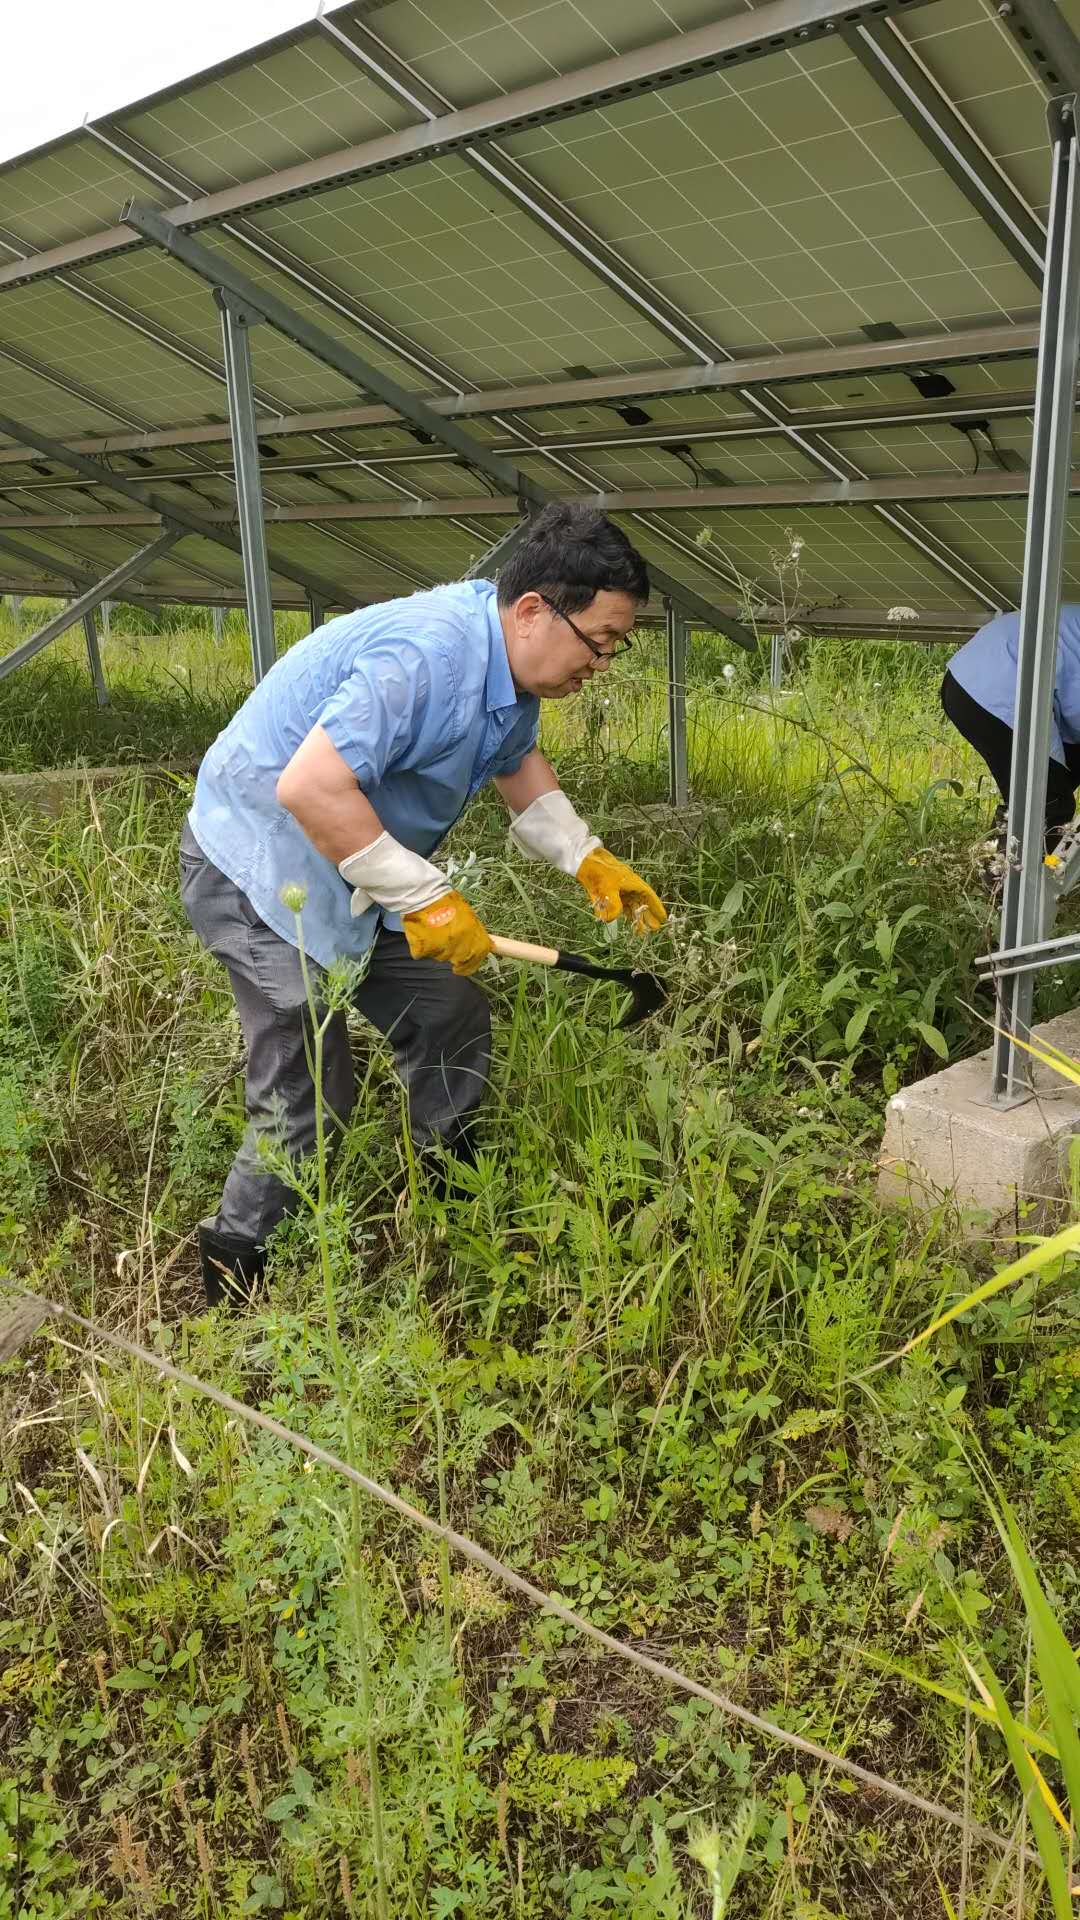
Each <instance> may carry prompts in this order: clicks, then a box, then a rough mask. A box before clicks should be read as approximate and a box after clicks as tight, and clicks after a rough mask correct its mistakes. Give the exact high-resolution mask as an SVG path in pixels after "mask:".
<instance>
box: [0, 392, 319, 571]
mask: <svg viewBox="0 0 1080 1920" xmlns="http://www.w3.org/2000/svg"><path fill="white" fill-rule="evenodd" d="M0 433H6V434H7V436H8V438H9V440H15V441H17V442H18V443H19V444H20V445H21V446H26V447H35V448H36V449H37V451H38V452H39V453H44V454H45V455H46V456H47V457H48V458H49V459H50V460H56V461H57V462H58V463H59V464H60V465H61V466H68V467H71V469H72V470H73V472H75V473H82V474H85V475H87V476H88V477H89V478H90V479H92V480H96V481H97V482H98V484H99V485H100V486H103V487H107V488H108V489H109V491H110V492H112V493H118V494H120V495H121V496H122V498H124V499H126V500H133V501H135V503H136V504H137V506H139V507H141V508H142V509H143V512H142V513H141V514H139V515H136V516H135V517H134V518H133V517H132V516H131V515H130V514H129V515H126V516H125V515H121V516H118V517H117V518H116V521H115V524H116V525H117V526H119V525H122V524H125V523H126V524H128V525H131V526H145V525H148V524H152V523H153V520H155V519H157V520H161V521H162V522H169V521H172V522H174V523H175V525H176V526H178V527H183V528H184V530H185V531H186V532H188V533H193V534H196V535H198V536H199V538H201V539H205V540H213V541H214V542H215V543H216V545H218V546H219V547H226V548H228V551H229V552H230V553H238V554H240V555H241V558H242V557H243V548H242V546H241V544H240V541H239V540H238V539H237V537H236V536H235V535H234V534H230V533H229V532H228V531H227V524H228V521H229V519H230V516H229V515H228V514H219V513H218V512H217V511H215V509H213V508H211V509H209V513H208V515H207V516H204V515H202V514H195V513H191V512H190V511H189V509H188V508H187V507H178V506H177V505H176V504H175V503H174V502H173V501H172V500H168V499H166V498H164V496H163V495H161V494H157V493H154V492H153V490H152V489H151V488H150V487H146V486H143V485H141V484H140V483H139V482H138V481H137V480H129V479H128V478H127V476H126V475H125V474H119V473H111V472H110V471H109V469H108V467H103V466H102V465H101V464H100V462H99V461H96V460H92V459H90V457H89V456H88V455H87V454H84V453H76V452H75V450H74V449H73V448H72V447H68V446H65V445H64V444H63V442H62V441H59V440H54V439H53V438H52V437H51V435H49V434H45V433H39V432H38V430H37V428H36V427H29V426H27V425H26V423H25V421H21V420H14V419H12V417H11V415H10V414H5V413H0ZM147 509H148V510H149V512H147V511H146V510H147ZM38 518H39V516H37V515H25V516H24V517H23V519H22V520H21V521H18V522H16V523H15V524H16V525H18V526H28V527H29V526H32V525H34V524H35V522H36V521H38ZM222 521H224V522H225V525H222V524H220V522H222ZM81 522H82V516H81V515H71V514H69V515H68V516H67V519H66V520H65V521H63V523H62V524H63V525H66V526H78V525H79V524H80V523H81ZM0 524H4V521H3V518H2V517H0ZM7 524H11V522H10V521H8V522H7ZM91 524H96V525H99V526H100V525H101V524H103V523H102V521H101V519H100V517H98V518H97V519H96V520H94V519H93V518H91ZM104 524H105V525H108V524H109V518H108V517H106V519H105V521H104ZM270 565H271V567H272V568H273V570H274V572H275V573H280V574H282V575H283V576H284V578H285V579H286V580H295V581H296V582H297V583H298V584H299V585H300V586H302V587H305V588H306V589H308V590H309V591H311V592H314V593H317V594H319V595H320V596H321V598H322V599H324V600H325V601H326V602H327V605H329V606H335V607H343V606H347V605H348V604H349V597H348V595H347V594H344V595H343V594H342V592H341V589H340V588H339V587H335V586H331V585H330V584H329V583H328V582H327V581H325V580H320V579H319V577H318V575H316V574H313V573H311V572H309V570H308V569H307V568H306V567H297V565H296V564H295V562H294V561H291V560H286V559H284V558H281V559H279V558H278V557H277V556H276V555H275V554H274V553H273V551H271V553H270Z"/></svg>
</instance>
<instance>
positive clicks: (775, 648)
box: [769, 633, 787, 690]
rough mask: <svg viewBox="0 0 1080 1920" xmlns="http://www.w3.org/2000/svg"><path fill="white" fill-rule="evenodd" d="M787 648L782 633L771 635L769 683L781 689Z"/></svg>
mask: <svg viewBox="0 0 1080 1920" xmlns="http://www.w3.org/2000/svg"><path fill="white" fill-rule="evenodd" d="M786 656H787V648H786V647H785V645H784V636H783V634H782V633H774V634H771V635H770V636H769V685H770V687H774V688H776V689H777V690H779V689H780V688H781V687H782V686H783V684H784V666H785V662H786Z"/></svg>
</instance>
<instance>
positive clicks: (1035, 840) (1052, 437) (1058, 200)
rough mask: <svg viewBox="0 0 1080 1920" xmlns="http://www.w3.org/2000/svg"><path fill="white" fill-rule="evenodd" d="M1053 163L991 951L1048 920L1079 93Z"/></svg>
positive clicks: (1014, 1081) (1075, 309)
mask: <svg viewBox="0 0 1080 1920" xmlns="http://www.w3.org/2000/svg"><path fill="white" fill-rule="evenodd" d="M1048 111H1049V121H1050V138H1051V143H1052V148H1051V150H1052V154H1053V170H1052V178H1051V187H1050V221H1049V238H1048V242H1047V249H1046V284H1045V288H1044V291H1043V307H1042V326H1041V335H1040V341H1039V365H1038V374H1037V378H1036V402H1035V443H1034V449H1033V456H1032V480H1031V496H1030V500H1029V503H1028V522H1027V538H1026V544H1025V549H1024V580H1023V589H1022V594H1021V600H1020V644H1019V651H1018V657H1017V676H1016V709H1015V715H1014V722H1013V751H1012V771H1011V777H1010V790H1009V819H1008V839H1007V850H1008V864H1007V868H1006V874H1005V894H1004V900H1003V903H1002V914H1001V929H1000V933H999V937H998V947H999V949H1000V950H1002V951H1005V952H1008V951H1010V950H1012V949H1014V948H1017V947H1021V948H1027V947H1030V946H1031V945H1032V944H1033V943H1034V942H1036V941H1038V940H1039V938H1040V937H1041V936H1042V934H1043V933H1044V932H1045V931H1046V928H1045V925H1044V919H1045V905H1046V882H1045V875H1046V868H1045V866H1044V858H1045V831H1046V828H1045V818H1046V785H1047V773H1048V768H1049V764H1050V729H1051V725H1052V718H1053V702H1054V690H1055V684H1056V677H1057V655H1058V640H1059V631H1060V625H1061V578H1062V564H1063V557H1064V535H1065V521H1066V512H1067V505H1068V489H1069V479H1070V474H1069V463H1070V457H1071V451H1072V430H1073V399H1074V394H1075V391H1076V375H1077V361H1078V357H1080V166H1078V153H1077V124H1076V114H1077V96H1076V95H1075V94H1070V95H1068V96H1066V97H1065V98H1063V99H1059V100H1055V101H1052V102H1051V103H1050V107H1049V110H1048ZM1033 990H1034V989H1033V979H1032V975H1031V973H1030V972H1026V971H1025V972H1022V973H1017V974H1014V975H1012V976H1010V978H1009V979H1008V981H1007V982H1006V983H1005V984H1004V985H1000V986H999V989H998V1009H997V1021H996V1029H997V1034H996V1038H995V1041H994V1054H993V1067H992V1071H991V1083H990V1098H991V1100H992V1102H993V1103H994V1104H995V1105H997V1106H1012V1105H1015V1104H1016V1103H1017V1102H1018V1101H1021V1100H1024V1099H1027V1098H1030V1094H1031V1067H1030V1058H1029V1056H1028V1055H1027V1054H1025V1053H1024V1052H1023V1051H1022V1050H1021V1049H1020V1048H1018V1047H1016V1046H1014V1044H1013V1037H1014V1036H1015V1037H1016V1038H1018V1039H1020V1040H1024V1039H1026V1038H1027V1037H1028V1034H1029V1032H1030V1028H1031V1009H1032V995H1033Z"/></svg>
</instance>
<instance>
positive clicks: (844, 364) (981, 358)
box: [0, 325, 1039, 477]
mask: <svg viewBox="0 0 1080 1920" xmlns="http://www.w3.org/2000/svg"><path fill="white" fill-rule="evenodd" d="M1038 344H1039V340H1038V329H1037V328H1036V327H1030V326H1013V325H1006V326H1000V327H975V328H967V329H961V330H959V331H958V332H956V333H951V334H941V335H939V336H927V335H915V336H912V337H911V338H906V339H903V340H888V341H878V342H874V343H872V344H871V343H868V344H867V345H865V346H847V347H820V348H813V349H807V350H805V351H800V352H798V353H784V354H768V355H762V356H755V357H754V358H753V359H747V360H738V361H719V362H717V363H716V364H715V365H713V366H711V367H661V366H655V367H651V368H649V369H648V370H645V371H642V372H640V373H635V374H625V373H613V374H590V375H589V376H588V378H585V377H584V376H583V377H581V378H579V379H575V380H552V381H543V382H534V383H533V384H531V385H525V386H520V387H498V388H486V389H481V390H479V391H477V392H466V393H453V394H435V395H429V396H428V404H429V406H430V407H431V410H432V412H433V413H441V414H444V415H446V416H447V417H448V418H454V419H484V418H490V417H491V416H492V415H493V414H500V413H522V412H527V411H528V410H529V409H530V408H535V407H542V408H543V409H544V410H545V411H549V410H551V409H554V408H558V407H574V406H605V405H608V404H609V403H610V404H612V405H618V404H619V403H620V402H621V401H626V400H634V401H638V402H640V401H643V400H649V399H653V398H659V397H663V396H664V395H667V394H690V393H714V392H720V391H723V390H724V389H727V388H744V387H750V386H755V385H757V386H760V385H766V386H767V385H769V384H770V383H771V382H776V381H780V382H785V383H787V382H798V381H803V380H839V379H846V378H848V377H851V376H855V375H859V374H877V373H891V372H895V371H897V370H903V369H904V368H905V367H912V366H914V367H927V366H932V367H950V366H958V365H963V364H965V363H968V362H974V363H982V362H985V361H991V360H1002V359H1010V358H1013V357H1017V356H1019V357H1027V356H1030V355H1031V354H1033V353H1034V352H1035V351H1036V349H1037V347H1038ZM1033 406H1034V398H1033V396H1031V395H1028V394H1018V393H1009V394H1005V395H1002V394H1000V393H998V392H996V391H995V390H993V389H991V390H990V391H989V392H987V393H985V394H980V395H979V396H978V397H977V399H972V398H971V397H970V396H967V397H965V396H963V395H960V394H956V395H954V396H952V399H951V401H950V402H938V401H907V402H901V403H900V404H899V405H896V406H888V407H883V408H876V407H858V408H853V409H850V410H848V409H844V408H840V407H830V408H820V409H802V408H791V409H789V411H788V414H787V416H786V422H785V424H786V425H787V426H790V427H794V428H796V429H798V430H799V431H809V430H811V429H813V428H819V429H821V430H822V431H825V432H838V431H843V430H846V429H847V428H849V427H860V426H888V425H892V424H897V425H903V424H905V423H906V421H907V420H908V419H914V418H918V417H925V418H927V419H930V420H934V419H947V420H953V419H962V418H963V417H964V415H965V414H966V413H972V412H973V413H976V414H985V415H989V416H990V417H996V416H997V415H998V414H999V413H1002V412H1010V413H1030V412H1031V411H1032V408H1033ZM396 419H397V416H396V414H395V412H394V409H393V408H392V407H385V406H379V405H374V406H359V407H320V408H317V409H313V410H310V411H305V412H300V413H282V414H276V415H272V416H271V417H269V418H267V419H265V420H263V421H262V423H261V428H260V433H261V437H262V438H263V439H264V440H266V439H270V440H278V439H282V438H285V437H286V436H288V435H292V434H298V435H300V436H301V437H303V438H307V436H308V435H310V434H313V433H317V432H320V431H326V430H329V429H335V430H342V429H346V430H352V429H356V428H364V427H382V426H392V425H393V424H394V423H395V421H396ZM705 425H706V423H704V422H702V423H700V425H698V424H695V423H692V422H690V421H687V422H686V423H685V425H684V424H683V423H682V422H680V423H679V428H678V437H679V438H680V439H693V438H694V437H695V436H696V435H697V434H698V433H700V432H702V431H703V430H704V429H705ZM708 429H709V437H710V438H716V439H728V438H732V437H747V436H750V437H753V436H755V435H758V434H761V435H771V434H778V433H782V432H783V431H784V429H783V428H782V427H780V426H779V425H775V426H770V424H769V423H768V422H766V421H762V420H755V421H752V422H740V423H738V424H728V423H726V422H725V421H724V420H723V418H717V419H716V420H715V421H710V422H709V423H708ZM613 432H614V434H615V438H616V440H617V441H619V442H620V443H621V442H625V443H627V444H630V445H638V444H641V445H644V444H645V442H646V441H647V440H648V439H649V438H650V434H649V433H647V432H646V431H645V429H635V430H631V429H627V428H621V429H618V428H616V429H614V430H613ZM673 432H674V429H673V427H672V425H671V422H670V421H663V422H658V423H656V424H655V426H654V428H653V429H652V434H651V437H652V438H656V439H670V438H671V437H672V434H673ZM226 437H227V435H226V431H225V426H224V423H222V424H219V425H215V424H213V423H208V424H201V425H197V426H191V425H185V426H172V427H159V428H155V429H154V430H153V431H147V432H144V433H138V432H134V433H109V434H94V435H86V436H82V435H80V437H79V439H77V440H72V441H71V442H70V443H69V444H70V446H71V448H72V450H73V452H75V453H87V454H95V453H151V452H153V451H155V449H158V448H162V447H193V446H214V445H220V444H221V442H223V441H224V440H225V439H226ZM564 438H565V445H566V446H567V447H569V446H570V445H571V442H574V443H576V444H579V445H593V446H602V445H604V444H606V443H607V442H606V439H605V435H604V434H603V433H589V434H585V435H567V436H565V437H564ZM542 439H543V441H544V444H545V445H547V444H553V443H557V442H558V440H559V436H552V435H547V434H545V435H543V436H542ZM495 451H496V452H498V453H505V452H507V451H508V448H507V447H506V446H504V445H501V444H500V445H497V446H496V448H495ZM26 457H27V456H26V453H25V452H24V451H22V450H20V449H19V448H18V447H0V466H12V465H16V464H22V463H23V462H25V460H26ZM409 457H410V458H412V457H413V456H412V455H410V456H409ZM417 457H423V456H422V455H419V453H418V456H417ZM439 457H441V458H444V459H445V458H448V457H449V456H448V455H447V454H442V455H440V456H439ZM162 477H164V476H162Z"/></svg>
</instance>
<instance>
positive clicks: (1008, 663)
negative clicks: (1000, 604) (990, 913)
mask: <svg viewBox="0 0 1080 1920" xmlns="http://www.w3.org/2000/svg"><path fill="white" fill-rule="evenodd" d="M1019 644H1020V615H1019V613H1016V612H1013V613H998V614H995V616H994V618H993V619H992V620H988V621H987V622H986V625H985V626H982V627H980V628H979V631H978V633H976V634H973V635H972V638H971V639H970V640H969V641H967V643H966V644H965V645H964V646H962V647H961V648H960V651H959V653H954V655H953V657H952V659H951V660H950V661H949V665H948V668H947V670H946V673H945V678H944V680H943V681H942V683H941V704H942V707H943V708H944V711H945V715H946V717H947V718H948V719H949V720H951V721H952V724H953V726H954V727H955V728H956V729H957V731H958V732H959V733H961V734H963V736H964V739H965V740H967V741H968V742H969V744H970V745H971V746H973V747H974V748H975V751H976V753H978V754H980V755H981V756H982V758H983V759H984V760H985V761H986V764H987V766H988V767H989V769H990V772H991V773H992V775H993V777H994V781H995V784H996V786H997V788H998V791H999V793H1000V794H1001V798H1002V800H1003V802H1007V801H1008V798H1009V785H1010V781H1011V777H1012V749H1013V722H1014V716H1015V712H1016V670H1017V653H1018V650H1019ZM1078 786H1080V606H1077V605H1076V604H1075V602H1072V603H1070V602H1066V603H1065V604H1064V605H1063V606H1062V609H1061V619H1060V622H1059V626H1058V648H1057V662H1056V667H1055V679H1054V708H1053V718H1052V722H1051V730H1050V767H1049V773H1048V778H1047V786H1046V829H1047V847H1048V849H1049V848H1050V847H1052V846H1053V845H1054V844H1055V843H1056V841H1057V840H1058V838H1059V837H1060V834H1061V830H1062V828H1063V827H1066V826H1067V825H1068V823H1069V821H1070V820H1071V819H1072V817H1073V814H1074V813H1075V811H1076V789H1077V787H1078Z"/></svg>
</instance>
